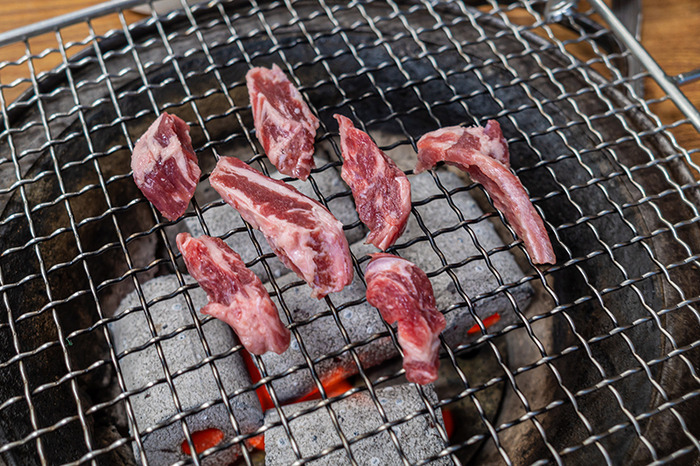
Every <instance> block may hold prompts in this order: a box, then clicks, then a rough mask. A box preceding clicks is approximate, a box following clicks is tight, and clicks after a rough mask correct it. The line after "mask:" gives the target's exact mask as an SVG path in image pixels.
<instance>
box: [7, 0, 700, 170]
mask: <svg viewBox="0 0 700 466" xmlns="http://www.w3.org/2000/svg"><path fill="white" fill-rule="evenodd" d="M96 3H98V0H20V1H17V0H2V1H0V31H7V30H10V29H13V28H16V27H19V26H23V25H26V24H31V23H33V22H36V21H40V20H43V19H48V18H51V17H54V16H57V15H60V14H64V13H68V12H71V11H75V10H78V9H80V8H84V7H87V6H90V5H93V4H96ZM125 17H126V20H127V21H129V22H130V21H135V20H137V19H139V18H140V16H139V15H137V14H135V13H131V12H127V13H126V14H125ZM93 27H94V28H95V32H96V33H97V34H103V33H105V32H106V31H108V30H110V29H114V28H117V29H119V28H121V25H120V20H119V16H118V15H116V14H112V15H109V16H107V17H105V18H101V19H99V20H96V21H94V22H93ZM699 30H700V1H699V0H674V1H664V0H644V2H643V21H642V43H643V44H644V46H645V47H646V48H647V50H649V52H650V53H651V55H652V56H653V57H654V58H655V59H656V60H657V61H658V62H659V64H660V65H661V66H662V68H663V69H664V70H666V72H667V73H668V74H669V75H676V74H678V73H681V72H684V71H689V70H692V69H695V68H698V67H700V41H698V40H697V37H696V35H697V31H699ZM87 35H88V29H87V27H86V26H85V25H84V24H83V25H77V26H73V27H70V28H66V29H64V30H62V39H63V41H64V42H67V41H75V40H83V39H84V38H85V37H86V36H87ZM30 46H31V50H32V52H34V53H39V52H41V51H43V50H46V49H50V48H54V49H56V48H57V47H58V45H57V41H56V34H55V33H49V34H44V35H43V36H41V37H38V38H34V39H32V40H31V41H30ZM24 47H25V46H24V44H17V45H13V46H11V47H4V48H1V49H0V61H2V60H16V59H17V58H18V57H20V56H22V55H23V53H24ZM80 48H81V47H80V46H75V47H72V48H71V49H69V50H68V51H67V53H68V55H69V56H70V55H72V54H73V53H76V52H77V51H78V50H79V49H80ZM60 62H61V55H60V53H58V52H56V53H51V54H48V55H47V56H46V57H45V58H42V59H38V60H35V62H34V63H33V65H34V66H35V67H36V68H37V69H43V70H48V69H51V68H53V67H55V66H56V65H58V64H59V63H60ZM28 72H29V69H28V66H27V64H26V63H25V64H21V65H18V66H9V67H5V68H3V69H2V70H0V81H1V82H3V83H9V82H12V81H14V80H15V79H18V78H26V77H27V76H29V74H28ZM30 85H31V83H29V82H26V83H24V84H20V85H17V86H15V87H13V88H10V89H5V90H4V91H3V94H4V97H5V100H6V102H7V101H11V100H13V99H14V98H16V97H17V96H19V94H20V93H21V92H22V91H23V90H24V89H26V88H27V87H29V86H30ZM683 91H684V92H685V93H686V95H687V96H688V97H689V98H690V100H691V101H692V102H693V104H695V106H696V107H698V108H700V82H695V83H691V84H688V85H686V86H684V87H683ZM663 95H664V94H663V91H661V90H660V89H659V87H658V86H656V84H655V83H653V82H652V81H651V80H649V81H648V82H647V83H646V97H647V98H652V99H653V98H661V97H663ZM652 109H653V111H655V112H656V113H657V114H658V115H659V116H660V118H661V120H662V121H663V123H665V124H671V123H674V122H677V121H679V120H682V119H683V115H682V114H681V113H680V112H679V111H678V109H677V108H676V107H675V105H673V104H672V103H671V102H664V103H662V104H659V105H654V106H653V108H652ZM672 131H673V133H674V134H675V135H676V137H677V139H678V141H679V143H680V144H681V145H682V146H683V147H685V148H687V149H689V150H693V149H696V150H697V149H700V133H698V132H697V131H696V130H695V128H693V127H692V126H691V125H689V124H683V125H679V126H678V127H676V128H673V129H672ZM692 156H693V158H694V160H695V161H696V162H697V163H699V164H700V151H698V152H696V153H693V154H692ZM697 176H698V177H700V174H698V175H697Z"/></svg>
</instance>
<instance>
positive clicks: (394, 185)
mask: <svg viewBox="0 0 700 466" xmlns="http://www.w3.org/2000/svg"><path fill="white" fill-rule="evenodd" d="M334 117H335V119H336V120H338V125H339V126H340V146H341V149H342V151H343V170H342V172H341V177H342V178H343V180H345V182H346V183H347V184H348V186H350V188H351V189H352V195H353V197H354V198H355V206H356V208H357V213H358V215H359V216H360V220H362V222H363V223H364V224H365V225H367V226H368V227H369V229H370V234H369V235H368V236H367V241H366V242H367V243H371V244H373V245H375V246H376V247H378V248H379V249H381V250H385V249H386V248H388V247H389V246H391V245H392V244H394V243H395V242H396V240H397V239H398V238H399V236H401V233H403V230H404V228H405V227H406V221H407V220H408V214H410V213H411V183H410V182H409V181H408V178H407V177H406V175H405V174H404V172H402V171H401V170H399V167H397V166H396V164H395V163H394V161H393V160H391V159H390V158H389V157H387V155H386V154H385V153H384V152H382V151H381V150H380V149H379V147H377V145H376V144H375V143H374V142H373V141H372V139H370V137H369V136H368V135H367V133H365V132H363V131H360V130H359V129H357V128H355V127H354V126H353V124H352V122H351V121H350V120H349V119H348V118H346V117H344V116H342V115H334Z"/></svg>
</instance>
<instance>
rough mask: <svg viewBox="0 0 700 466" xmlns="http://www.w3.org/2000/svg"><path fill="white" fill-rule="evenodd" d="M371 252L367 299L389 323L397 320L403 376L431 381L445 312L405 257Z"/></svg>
mask: <svg viewBox="0 0 700 466" xmlns="http://www.w3.org/2000/svg"><path fill="white" fill-rule="evenodd" d="M371 256H372V260H370V262H369V264H368V265H367V269H366V270H365V280H366V281H367V302H368V303H370V304H371V305H372V306H374V307H376V308H377V309H379V312H380V313H381V314H382V317H383V318H384V320H386V321H387V322H388V323H389V324H393V323H394V322H398V333H399V344H400V345H401V349H403V354H404V356H403V368H404V369H405V370H406V379H408V381H409V382H415V383H419V384H421V385H425V384H427V383H430V382H434V381H435V380H436V379H437V371H438V366H439V361H438V350H439V349H440V339H439V336H440V332H442V331H443V330H444V329H445V316H443V315H442V314H441V313H440V312H438V310H437V308H436V306H435V296H434V295H433V287H432V285H431V284H430V280H429V279H428V276H427V275H426V274H425V272H423V271H422V270H421V269H419V268H418V267H416V266H415V265H414V264H412V263H411V262H409V261H407V260H406V259H402V258H401V257H398V256H394V255H391V254H386V253H378V254H372V255H371Z"/></svg>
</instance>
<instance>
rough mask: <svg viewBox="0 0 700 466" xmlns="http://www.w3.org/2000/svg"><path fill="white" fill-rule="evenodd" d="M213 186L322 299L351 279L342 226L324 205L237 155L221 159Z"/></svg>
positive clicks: (349, 262)
mask: <svg viewBox="0 0 700 466" xmlns="http://www.w3.org/2000/svg"><path fill="white" fill-rule="evenodd" d="M209 183H210V184H211V186H212V187H213V188H214V189H215V190H216V191H217V192H218V193H219V194H220V195H221V197H222V198H223V199H224V200H225V201H226V202H227V203H228V204H230V205H231V206H232V207H233V208H234V209H236V210H238V212H239V213H240V214H241V217H243V219H244V220H245V221H247V222H248V223H250V224H251V225H252V226H253V227H254V228H257V229H258V230H260V231H261V232H262V233H263V234H264V235H265V238H266V239H267V241H268V243H270V246H271V247H272V250H273V251H274V252H275V254H277V256H278V257H279V258H280V259H281V260H282V262H283V263H284V264H285V265H286V266H287V267H289V268H290V269H292V270H293V271H294V272H296V274H297V275H299V277H301V278H302V279H304V281H306V283H308V284H309V286H310V287H311V288H312V296H314V297H316V298H322V297H324V296H326V295H327V294H328V293H330V292H332V291H340V290H342V289H343V288H344V287H345V285H348V284H349V283H350V282H352V277H353V271H352V260H351V257H350V249H349V247H348V240H347V239H346V238H345V234H344V233H343V224H342V223H340V222H339V221H338V220H336V218H335V217H333V215H332V214H331V213H330V212H329V211H328V210H327V209H326V208H325V207H323V206H322V205H321V204H320V203H318V202H316V201H314V200H313V199H310V198H308V197H306V196H304V195H303V194H301V193H300V192H299V191H297V190H296V189H294V188H293V187H292V186H290V185H288V184H287V183H284V182H283V181H279V180H273V179H272V178H269V177H267V176H265V175H263V174H262V173H260V172H259V171H257V170H255V169H253V168H251V167H250V166H248V165H247V164H245V163H244V162H241V161H240V160H238V159H236V158H234V157H222V158H221V159H220V160H219V162H218V163H217V164H216V168H215V169H214V171H213V172H212V174H211V176H210V177H209Z"/></svg>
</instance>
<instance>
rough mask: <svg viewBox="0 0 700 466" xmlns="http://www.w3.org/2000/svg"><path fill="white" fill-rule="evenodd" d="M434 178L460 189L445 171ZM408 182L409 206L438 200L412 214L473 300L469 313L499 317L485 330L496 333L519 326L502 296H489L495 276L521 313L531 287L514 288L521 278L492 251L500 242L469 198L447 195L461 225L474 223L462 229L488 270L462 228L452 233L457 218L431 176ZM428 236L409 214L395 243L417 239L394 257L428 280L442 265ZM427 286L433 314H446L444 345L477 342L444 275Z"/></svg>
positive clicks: (508, 257) (505, 256) (503, 255)
mask: <svg viewBox="0 0 700 466" xmlns="http://www.w3.org/2000/svg"><path fill="white" fill-rule="evenodd" d="M438 176H439V179H440V183H441V184H442V185H443V187H444V188H445V189H446V190H448V191H453V190H455V189H457V188H459V187H464V182H463V181H462V180H461V179H460V178H459V176H457V175H456V174H454V173H452V172H450V171H447V170H440V171H438ZM409 179H410V180H411V187H412V195H413V201H414V202H418V203H421V201H423V200H426V199H429V198H431V197H433V196H442V197H436V198H434V199H432V200H430V201H429V202H428V203H426V204H423V205H418V206H417V207H416V210H417V211H418V214H419V216H420V217H421V218H422V219H423V221H424V223H425V224H426V226H427V228H428V229H429V231H430V232H431V234H432V235H433V236H434V240H435V246H436V247H437V249H438V250H439V251H440V252H442V254H443V255H444V258H445V260H446V262H447V264H448V265H449V266H451V270H452V272H453V273H454V274H455V276H456V277H457V280H458V281H459V284H460V287H461V288H462V291H463V292H464V293H465V294H466V295H467V296H468V297H469V299H470V300H471V301H472V304H473V311H474V312H475V313H476V314H477V315H479V317H480V318H481V319H482V321H483V320H484V319H486V318H488V317H489V316H492V315H494V314H495V313H498V314H499V315H500V320H498V322H496V323H494V324H493V325H492V326H490V327H489V328H488V331H489V332H497V331H499V330H500V329H502V328H504V327H506V326H507V325H510V324H513V323H516V322H519V321H520V320H519V319H518V316H517V313H516V309H515V308H514V307H513V305H512V304H511V301H510V300H509V298H508V296H507V294H506V292H503V291H501V292H499V293H497V294H495V295H491V294H490V293H492V292H493V290H495V289H497V288H499V286H500V284H499V282H498V278H497V277H496V273H497V274H498V275H499V276H500V279H501V283H502V284H504V285H508V287H507V290H508V291H507V293H509V294H510V295H511V296H512V298H513V300H514V302H515V303H516V304H517V310H518V311H520V312H523V311H524V310H525V309H526V308H527V306H528V305H529V303H530V299H531V298H532V295H533V290H532V287H531V286H530V285H529V284H527V283H524V284H520V285H515V283H516V282H517V281H519V280H520V279H521V278H523V276H524V274H523V272H522V270H520V267H518V265H517V263H516V262H515V258H514V257H513V255H512V254H511V253H510V252H509V251H498V252H495V251H494V249H496V248H501V247H503V241H502V240H501V238H500V237H499V236H498V234H497V233H496V230H495V228H494V226H493V224H492V223H491V222H490V221H489V220H487V219H480V218H481V217H482V216H483V215H484V213H483V211H482V210H481V208H479V206H478V205H477V203H476V202H475V201H474V199H473V198H472V197H471V195H470V194H469V193H468V192H466V191H459V192H454V193H453V194H451V196H450V198H451V199H452V202H453V203H454V205H455V207H457V209H459V211H460V212H461V213H462V216H463V218H464V220H465V221H475V222H474V223H469V225H468V226H467V228H469V229H470V230H471V231H472V232H473V234H474V237H475V238H476V242H477V244H479V246H480V247H481V248H483V250H484V251H486V253H487V254H488V259H489V261H490V263H491V266H490V267H489V265H488V264H487V262H486V260H485V259H484V255H483V254H482V253H481V252H480V251H479V250H478V249H477V247H476V245H475V242H474V240H472V237H471V236H470V234H469V232H468V231H467V229H466V228H465V227H459V228H457V229H455V230H454V231H451V230H453V228H454V227H455V226H457V225H458V224H459V222H460V220H459V217H458V216H457V214H456V213H455V211H454V210H453V209H452V208H451V207H450V205H449V204H448V202H447V199H445V198H444V195H443V193H442V192H441V191H440V189H439V188H438V186H437V184H436V183H435V181H434V180H433V179H432V176H431V175H430V174H429V173H427V172H426V173H422V174H420V175H416V176H412V177H409ZM477 219H480V220H477ZM443 229H444V230H443ZM440 230H442V231H440ZM427 236H428V235H427V233H426V232H425V231H424V230H423V229H421V227H420V225H419V223H418V221H417V219H416V216H415V215H412V216H411V217H409V220H408V223H407V225H406V231H405V232H404V234H403V236H402V237H401V238H400V239H399V241H398V243H399V244H401V243H408V242H410V241H412V240H416V239H418V241H416V242H415V243H413V244H411V245H410V246H409V247H407V248H400V249H399V250H398V253H399V255H401V256H402V257H404V258H406V259H408V260H409V261H411V262H413V263H414V264H416V265H417V266H418V267H420V268H421V269H423V271H425V272H426V273H428V274H429V275H431V274H432V273H435V272H437V271H439V270H441V269H442V268H443V264H442V262H441V260H440V256H439V255H438V254H437V252H436V251H435V249H434V248H433V246H432V245H431V244H430V242H429V241H428V239H427ZM463 262H466V263H463ZM462 263H463V264H462ZM460 264H461V265H460ZM430 281H431V282H432V284H433V290H434V292H435V300H436V302H437V307H438V310H440V311H442V312H445V311H447V312H445V318H446V319H447V328H446V329H445V330H444V331H443V336H444V338H445V340H446V341H447V344H448V345H450V346H451V347H454V346H456V345H460V344H464V343H466V342H468V341H469V340H473V339H475V338H478V337H480V336H481V332H475V333H472V334H467V331H468V330H469V329H470V328H472V327H473V326H474V325H475V324H476V322H475V321H474V319H473V317H472V315H471V312H470V310H469V308H468V306H467V305H466V301H465V299H464V298H463V297H462V296H461V295H460V293H459V291H458V289H457V286H456V285H455V283H454V281H453V280H452V278H451V277H450V276H449V274H448V272H447V270H442V271H440V272H439V273H438V274H437V275H432V276H430ZM459 304H461V305H462V307H457V308H455V309H451V310H448V308H449V307H450V306H454V305H459Z"/></svg>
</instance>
